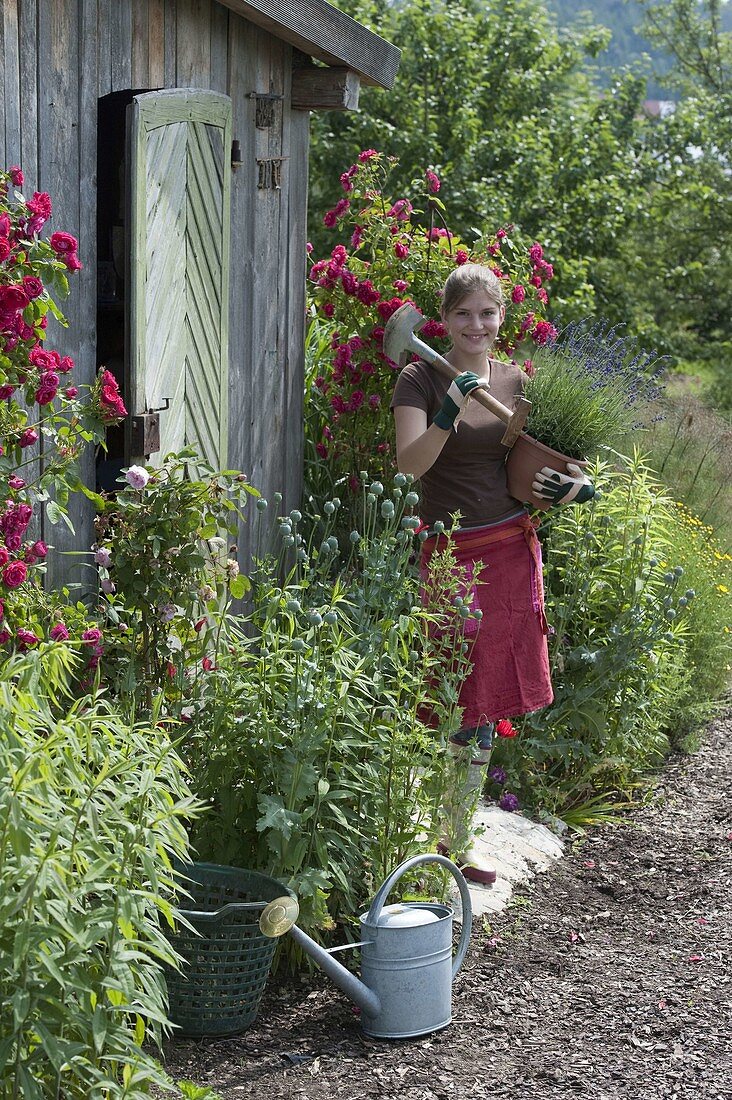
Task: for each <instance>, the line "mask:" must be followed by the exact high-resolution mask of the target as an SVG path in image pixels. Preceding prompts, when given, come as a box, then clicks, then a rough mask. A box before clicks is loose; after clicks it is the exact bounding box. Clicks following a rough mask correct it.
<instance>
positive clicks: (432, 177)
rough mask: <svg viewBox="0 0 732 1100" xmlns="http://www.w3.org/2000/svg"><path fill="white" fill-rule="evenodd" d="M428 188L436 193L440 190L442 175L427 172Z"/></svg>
mask: <svg viewBox="0 0 732 1100" xmlns="http://www.w3.org/2000/svg"><path fill="white" fill-rule="evenodd" d="M427 190H428V191H430V192H431V193H432V194H433V195H436V194H437V192H438V191H439V190H440V177H439V176H438V175H436V174H435V173H434V172H431V171H428V172H427Z"/></svg>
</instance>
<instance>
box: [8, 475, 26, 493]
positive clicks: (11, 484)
mask: <svg viewBox="0 0 732 1100" xmlns="http://www.w3.org/2000/svg"><path fill="white" fill-rule="evenodd" d="M8 488H9V489H14V490H15V491H16V492H17V491H19V490H20V489H25V481H24V480H23V478H22V477H18V475H17V474H13V475H12V477H9V478H8Z"/></svg>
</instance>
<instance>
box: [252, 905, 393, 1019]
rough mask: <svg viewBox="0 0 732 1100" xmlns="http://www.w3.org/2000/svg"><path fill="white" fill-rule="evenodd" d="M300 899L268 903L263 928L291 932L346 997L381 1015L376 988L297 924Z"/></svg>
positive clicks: (265, 931)
mask: <svg viewBox="0 0 732 1100" xmlns="http://www.w3.org/2000/svg"><path fill="white" fill-rule="evenodd" d="M298 909H299V907H298V904H297V901H296V900H295V899H294V898H292V897H282V898H275V900H274V901H271V902H270V903H269V905H267V906H265V909H264V912H263V913H262V915H261V917H260V918H259V927H260V930H261V931H262V932H263V934H264V935H265V936H271V937H275V936H281V935H283V933H285V932H289V933H290V935H291V936H292V938H293V940H294V941H295V943H298V944H299V945H300V947H302V949H303V951H306V952H307V953H308V955H309V956H310V958H311V959H314V960H315V962H316V963H317V964H318V966H319V967H320V969H321V970H323V971H324V972H325V973H326V974H327V975H328V977H329V978H331V979H332V981H333V982H335V984H336V985H337V986H338V988H339V989H342V990H343V992H344V993H345V994H346V996H347V997H348V998H349V999H350V1000H351V1001H353V1003H354V1004H357V1005H358V1006H359V1008H360V1009H361V1010H362V1011H363V1012H364V1014H365V1015H366V1016H378V1014H379V1013H380V1012H381V1001H380V999H379V997H378V996H377V994H376V993H374V992H373V990H371V989H369V987H368V986H367V985H364V983H363V982H361V981H359V979H358V978H357V977H356V976H355V975H354V974H352V973H351V972H350V970H346V968H345V966H341V964H340V963H339V962H338V961H337V960H336V959H334V958H333V956H332V955H331V953H330V952H329V951H326V950H325V948H324V947H321V946H320V944H319V943H316V942H315V940H313V939H311V938H310V936H308V935H307V934H306V933H305V932H303V930H302V928H298V926H297V925H296V924H295V921H296V920H297V915H298Z"/></svg>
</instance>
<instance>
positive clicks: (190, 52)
mask: <svg viewBox="0 0 732 1100" xmlns="http://www.w3.org/2000/svg"><path fill="white" fill-rule="evenodd" d="M211 4H212V0H178V6H177V17H178V25H177V33H176V38H177V43H178V46H177V49H178V57H177V67H176V84H177V85H178V87H179V88H208V87H209V86H210V81H211Z"/></svg>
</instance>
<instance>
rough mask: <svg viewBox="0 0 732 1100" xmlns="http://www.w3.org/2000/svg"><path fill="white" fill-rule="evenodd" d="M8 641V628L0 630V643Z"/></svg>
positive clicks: (3, 643)
mask: <svg viewBox="0 0 732 1100" xmlns="http://www.w3.org/2000/svg"><path fill="white" fill-rule="evenodd" d="M9 641H10V631H9V630H0V645H5V643H6V642H9Z"/></svg>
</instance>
